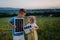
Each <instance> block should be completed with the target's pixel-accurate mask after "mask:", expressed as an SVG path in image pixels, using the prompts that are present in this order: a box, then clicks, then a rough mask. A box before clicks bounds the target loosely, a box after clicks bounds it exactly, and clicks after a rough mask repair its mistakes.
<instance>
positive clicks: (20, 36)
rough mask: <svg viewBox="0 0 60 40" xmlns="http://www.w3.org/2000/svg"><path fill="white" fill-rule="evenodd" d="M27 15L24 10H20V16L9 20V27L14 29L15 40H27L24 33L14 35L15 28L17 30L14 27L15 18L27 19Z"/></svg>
mask: <svg viewBox="0 0 60 40" xmlns="http://www.w3.org/2000/svg"><path fill="white" fill-rule="evenodd" d="M25 14H26V13H25V10H24V9H20V10H19V13H18V15H17V16H15V17H12V18H11V19H10V20H9V26H10V27H12V36H13V40H25V39H24V33H23V32H21V33H17V34H15V33H14V28H16V26H15V25H14V18H24V17H25Z"/></svg>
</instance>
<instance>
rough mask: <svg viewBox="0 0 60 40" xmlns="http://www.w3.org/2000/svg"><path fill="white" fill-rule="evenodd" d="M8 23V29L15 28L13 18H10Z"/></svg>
mask: <svg viewBox="0 0 60 40" xmlns="http://www.w3.org/2000/svg"><path fill="white" fill-rule="evenodd" d="M8 23H9V26H10V27H14V28H16V26H15V25H14V17H12V18H11V19H9V21H8Z"/></svg>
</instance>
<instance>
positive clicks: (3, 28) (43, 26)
mask: <svg viewBox="0 0 60 40" xmlns="http://www.w3.org/2000/svg"><path fill="white" fill-rule="evenodd" d="M10 18H11V17H4V18H0V40H12V32H11V27H9V25H8V20H9V19H10ZM24 23H25V25H26V24H27V23H28V22H27V17H25V19H24ZM36 23H37V25H38V26H39V29H38V30H37V33H38V39H39V40H60V17H40V16H36Z"/></svg>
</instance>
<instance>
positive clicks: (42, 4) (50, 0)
mask: <svg viewBox="0 0 60 40" xmlns="http://www.w3.org/2000/svg"><path fill="white" fill-rule="evenodd" d="M0 7H12V8H32V9H35V8H60V0H0Z"/></svg>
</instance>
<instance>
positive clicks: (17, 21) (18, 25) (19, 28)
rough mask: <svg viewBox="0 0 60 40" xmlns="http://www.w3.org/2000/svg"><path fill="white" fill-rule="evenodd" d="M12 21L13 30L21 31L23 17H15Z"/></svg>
mask: <svg viewBox="0 0 60 40" xmlns="http://www.w3.org/2000/svg"><path fill="white" fill-rule="evenodd" d="M14 21H15V22H14V25H16V28H15V32H23V31H24V29H23V18H16V19H14Z"/></svg>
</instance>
